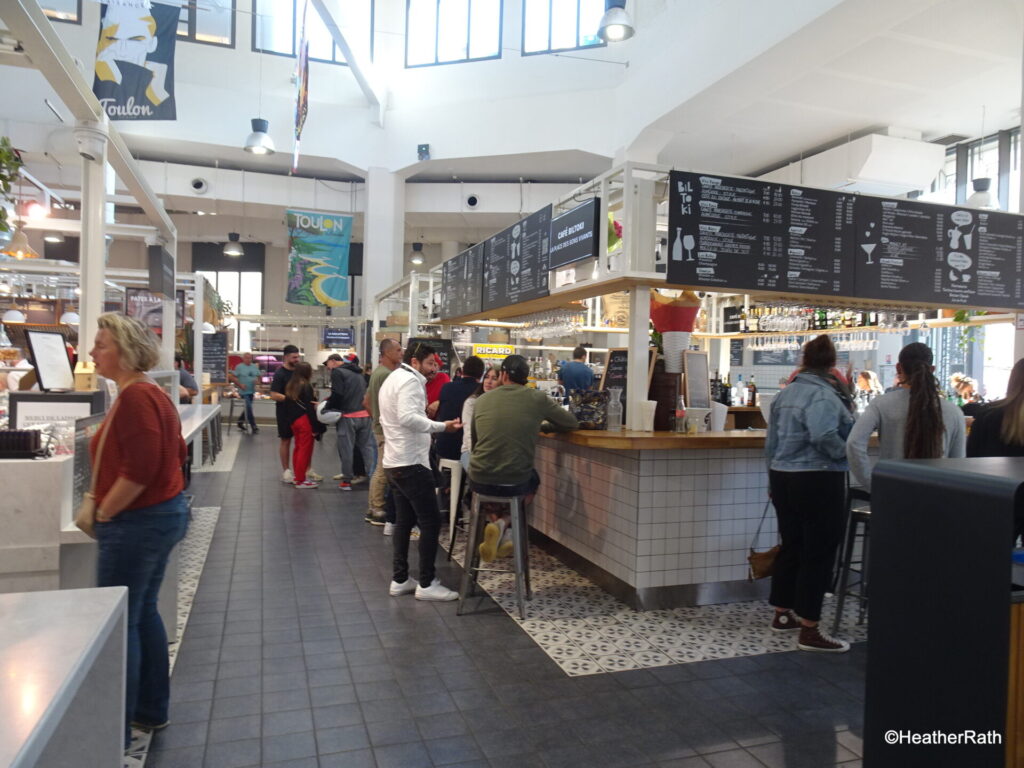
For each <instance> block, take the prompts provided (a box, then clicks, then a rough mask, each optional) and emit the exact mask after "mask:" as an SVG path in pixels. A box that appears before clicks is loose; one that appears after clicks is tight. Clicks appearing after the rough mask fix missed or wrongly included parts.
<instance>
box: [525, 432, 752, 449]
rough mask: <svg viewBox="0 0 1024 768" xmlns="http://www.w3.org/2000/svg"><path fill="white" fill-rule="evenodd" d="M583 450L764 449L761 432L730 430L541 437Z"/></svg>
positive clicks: (598, 433) (566, 433)
mask: <svg viewBox="0 0 1024 768" xmlns="http://www.w3.org/2000/svg"><path fill="white" fill-rule="evenodd" d="M545 437H547V438H549V439H551V440H561V441H565V442H568V443H572V444H573V445H581V446H585V447H587V448H605V449H609V450H618V451H666V450H715V449H723V448H764V438H765V431H764V430H763V429H762V430H747V429H731V430H727V431H724V432H701V433H698V434H695V435H688V434H685V433H683V432H641V431H638V430H630V429H623V430H621V431H619V432H609V431H606V430H598V429H594V430H588V429H580V430H576V431H575V432H559V433H555V434H550V435H545Z"/></svg>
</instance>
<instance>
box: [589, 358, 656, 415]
mask: <svg viewBox="0 0 1024 768" xmlns="http://www.w3.org/2000/svg"><path fill="white" fill-rule="evenodd" d="M657 356H658V350H657V349H655V348H654V347H651V348H650V349H649V350H648V357H647V387H648V389H650V386H651V377H652V376H653V375H654V363H655V361H656V360H657ZM628 368H629V350H628V349H609V350H608V359H607V361H606V362H605V365H604V374H602V376H601V384H600V386H598V389H602V390H603V389H611V388H612V387H619V388H621V389H622V397H621V398H620V399H621V400H622V414H623V418H625V414H626V402H627V397H626V393H627V381H626V377H627V370H628ZM642 399H644V400H646V399H647V392H646V391H645V392H644V396H643V398H642Z"/></svg>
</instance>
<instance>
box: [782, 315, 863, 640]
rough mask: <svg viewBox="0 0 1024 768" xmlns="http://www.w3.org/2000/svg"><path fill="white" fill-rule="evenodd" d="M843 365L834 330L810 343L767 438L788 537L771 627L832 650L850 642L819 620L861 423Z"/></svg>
mask: <svg viewBox="0 0 1024 768" xmlns="http://www.w3.org/2000/svg"><path fill="white" fill-rule="evenodd" d="M835 364H836V348H835V347H834V346H833V345H832V340H831V339H830V338H829V337H828V336H824V335H822V336H818V337H817V338H816V339H814V340H812V341H810V342H808V343H807V345H806V346H805V347H804V357H803V366H802V367H801V369H800V373H799V374H798V375H797V376H796V378H795V379H794V380H793V381H792V383H791V384H790V385H789V386H787V387H786V388H785V389H784V390H782V391H781V392H780V393H779V394H778V396H776V398H775V400H774V402H773V403H772V410H771V419H770V422H769V424H768V439H767V441H766V445H765V452H766V453H767V455H768V481H769V488H770V492H771V498H772V503H773V504H774V506H775V513H776V515H777V517H778V522H779V537H780V538H781V540H782V546H781V549H780V550H779V553H778V556H777V557H776V559H775V572H774V574H773V575H772V589H771V596H770V598H769V602H771V604H772V605H773V606H775V618H774V619H773V620H772V625H771V626H772V629H773V630H775V631H776V632H785V631H789V630H797V629H798V630H799V631H800V636H799V640H798V644H797V645H798V647H799V648H800V649H801V650H804V651H823V652H826V653H843V652H845V651H848V650H849V649H850V644H849V643H847V642H845V641H843V640H837V639H834V638H832V637H829V636H828V635H827V634H825V633H824V632H822V631H821V630H820V629H819V627H818V621H819V620H820V619H821V603H822V600H823V599H824V596H825V591H826V590H827V589H828V585H829V582H830V580H831V577H832V566H833V564H834V563H835V556H836V549H837V547H838V546H839V541H840V539H841V538H842V535H843V522H844V520H843V517H844V512H845V500H846V470H847V464H846V437H847V435H849V434H850V429H851V428H852V426H853V416H852V413H851V412H852V400H851V398H850V393H849V390H848V389H847V385H846V383H845V382H842V381H840V380H839V379H838V378H836V376H835V375H834V374H833V373H831V370H832V368H834V367H835ZM797 617H799V618H797Z"/></svg>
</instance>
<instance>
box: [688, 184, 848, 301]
mask: <svg viewBox="0 0 1024 768" xmlns="http://www.w3.org/2000/svg"><path fill="white" fill-rule="evenodd" d="M852 200H853V198H852V197H850V196H848V195H842V194H840V193H838V192H830V191H826V190H818V189H809V188H806V187H793V186H788V185H784V184H772V183H768V182H762V181H752V180H750V179H739V178H730V177H728V176H709V175H706V174H696V173H681V172H678V171H673V172H672V174H671V181H670V193H669V221H668V226H669V243H670V251H669V262H668V281H669V282H670V283H676V284H680V285H694V286H698V285H706V286H708V287H711V288H718V289H726V288H728V289H738V290H764V291H786V292H794V293H814V294H819V295H826V296H827V295H834V296H849V295H851V293H852V290H853V260H852V258H850V253H849V252H850V251H851V249H852V241H851V239H850V236H849V235H850V232H851V230H852V227H853V206H852Z"/></svg>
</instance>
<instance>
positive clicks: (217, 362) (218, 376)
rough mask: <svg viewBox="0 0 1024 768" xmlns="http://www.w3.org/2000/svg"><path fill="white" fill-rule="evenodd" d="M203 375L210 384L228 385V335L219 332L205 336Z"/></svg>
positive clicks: (225, 332)
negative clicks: (205, 375)
mask: <svg viewBox="0 0 1024 768" xmlns="http://www.w3.org/2000/svg"><path fill="white" fill-rule="evenodd" d="M203 373H208V374H210V382H211V383H214V384H226V383H227V380H228V333H227V331H217V332H216V333H208V334H205V335H204V336H203Z"/></svg>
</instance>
